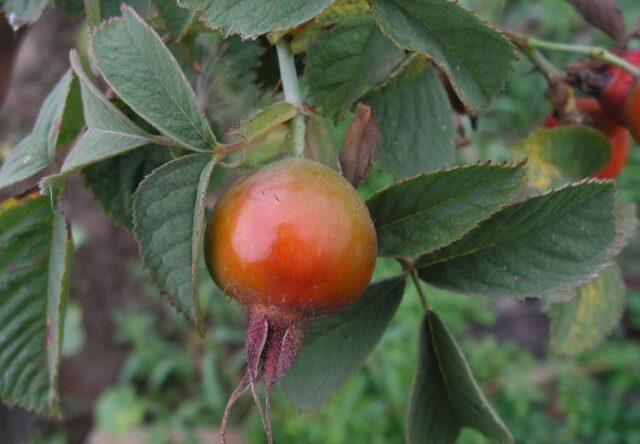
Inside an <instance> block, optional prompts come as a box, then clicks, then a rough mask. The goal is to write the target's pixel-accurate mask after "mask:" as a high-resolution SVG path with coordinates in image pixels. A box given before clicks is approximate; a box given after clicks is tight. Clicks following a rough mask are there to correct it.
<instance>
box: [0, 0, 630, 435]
mask: <svg viewBox="0 0 640 444" xmlns="http://www.w3.org/2000/svg"><path fill="white" fill-rule="evenodd" d="M461 3H463V4H465V5H467V6H469V7H471V8H472V9H474V10H475V11H477V12H478V13H479V14H480V15H481V16H482V17H483V18H485V19H486V20H488V21H490V22H491V23H494V24H497V25H500V26H505V27H508V28H512V29H519V30H521V31H523V32H526V33H530V34H533V35H535V36H537V37H541V38H545V39H549V40H554V41H564V42H573V43H584V44H601V45H605V46H609V45H610V41H609V40H608V38H607V37H606V36H605V35H603V34H602V33H600V32H599V31H597V30H594V29H593V28H591V27H589V26H588V25H587V24H585V22H584V21H583V19H582V18H581V17H580V16H579V15H578V14H576V12H575V11H574V10H573V9H572V8H571V7H570V6H569V5H568V3H566V2H564V1H560V0H543V1H526V0H523V1H520V0H518V1H515V0H514V1H507V0H475V1H472V0H464V1H461ZM618 3H619V5H620V7H621V9H622V10H623V12H624V18H625V21H626V23H627V25H628V28H629V29H632V28H634V27H636V26H638V25H640V4H639V3H638V0H620V1H619V2H618ZM636 43H637V42H636ZM549 56H550V59H551V60H552V61H553V62H554V63H557V64H558V65H559V66H562V65H563V64H565V63H566V62H567V61H568V60H573V59H572V58H570V57H567V56H564V55H558V54H549ZM45 74H46V73H45ZM545 90H546V85H545V81H544V79H543V78H542V77H541V76H540V75H539V74H537V73H535V72H533V70H532V66H531V65H530V64H529V63H528V62H527V61H526V60H523V61H521V62H520V63H519V64H518V66H517V69H516V71H515V73H514V75H513V77H512V80H511V81H510V82H509V84H508V87H507V89H506V91H505V94H504V96H503V97H501V98H500V99H499V100H497V101H496V102H495V103H494V104H493V105H492V106H491V107H490V108H489V109H488V110H487V111H486V112H485V113H483V114H482V115H481V116H480V118H479V120H478V125H477V129H476V130H473V129H472V127H471V123H470V122H469V121H468V119H467V118H463V125H464V127H465V128H466V133H467V134H466V135H467V136H468V137H469V138H470V140H471V144H470V146H469V147H466V148H463V149H461V150H459V159H458V160H459V161H460V162H473V161H476V160H484V159H491V160H507V159H509V158H510V157H511V156H510V152H509V151H508V149H507V148H506V147H507V146H508V145H509V144H511V143H513V142H515V141H517V140H519V139H521V138H522V137H523V136H524V135H526V134H527V133H528V132H529V131H531V130H532V129H534V128H535V127H536V126H538V125H539V123H540V122H541V120H542V119H543V118H544V116H546V115H547V114H548V113H549V112H550V109H551V107H550V105H549V104H548V103H547V102H546V100H545V98H544V92H545ZM253 93H254V92H253V91H250V92H248V94H253ZM225 100H229V98H226V99H225ZM238 100H239V101H240V102H241V103H242V104H245V103H247V101H244V102H242V97H240V98H239V99H238ZM249 102H250V101H249ZM5 112H6V111H5ZM23 124H27V125H28V124H29V122H26V123H25V122H17V123H16V122H14V123H12V125H11V128H14V129H19V128H20V127H21V125H23ZM16 131H17V130H16ZM335 133H336V137H339V134H340V129H336V130H335ZM15 134H16V133H11V132H7V133H6V134H4V135H3V136H0V147H1V146H4V147H5V148H6V146H8V145H9V144H10V143H11V142H13V141H15V139H16V137H17V136H15ZM2 144H4V145H2ZM387 180H388V179H387V177H386V176H385V175H384V174H381V173H373V174H372V175H371V177H369V178H368V180H367V181H366V183H365V184H364V185H363V186H362V189H361V190H360V191H361V192H362V194H363V195H367V194H369V193H371V192H373V191H375V190H376V189H378V188H380V187H381V186H383V185H385V183H386V182H387ZM619 182H620V188H621V195H622V197H623V199H625V200H628V201H634V202H636V203H637V204H640V149H638V147H637V146H634V147H633V149H632V154H631V158H630V161H629V165H628V166H627V168H626V170H625V172H624V175H623V176H622V177H621V179H620V180H619ZM78 211H80V212H81V211H83V208H82V207H80V208H79V209H78ZM75 238H76V247H77V249H78V250H79V251H81V250H82V249H83V248H86V246H87V245H89V246H90V245H91V230H87V229H86V228H82V224H80V227H79V228H78V230H77V231H76V233H75ZM100 254H117V253H114V252H112V253H109V252H106V253H105V252H101V253H100ZM621 264H622V266H623V269H624V270H625V277H626V279H627V281H628V287H629V290H628V295H627V309H626V313H625V315H624V319H623V321H622V323H621V325H620V326H619V328H617V329H616V331H615V332H614V333H613V334H612V335H611V336H610V337H609V338H608V339H607V340H606V341H605V342H604V343H603V344H602V345H600V346H599V347H598V348H597V349H595V350H591V351H588V352H585V353H584V354H582V355H581V356H579V357H576V358H560V357H557V356H554V355H553V354H552V353H551V352H550V351H548V346H547V343H548V320H547V318H546V316H545V315H544V313H543V308H544V306H543V303H542V302H541V301H524V302H515V301H511V300H494V299H487V298H479V297H470V296H461V295H457V294H450V293H446V292H443V291H440V290H436V289H433V288H428V297H429V300H430V302H431V304H432V305H433V306H434V307H435V309H436V311H437V312H438V313H439V314H440V316H441V317H442V318H443V319H444V320H446V322H447V323H448V325H449V326H450V328H451V330H452V333H453V334H454V335H455V337H456V338H457V339H458V341H459V342H460V345H461V347H462V349H463V351H464V352H465V354H466V355H467V357H468V359H469V363H470V366H471V368H472V369H473V371H474V372H475V375H476V377H477V379H478V382H479V383H480V385H481V386H482V388H483V390H484V392H485V393H486V395H487V397H488V398H489V400H490V402H491V403H492V404H493V405H494V407H495V409H496V410H497V411H498V413H499V414H500V416H501V417H502V418H503V420H504V421H505V422H506V424H507V425H508V426H509V428H510V429H511V431H512V433H513V435H514V437H515V439H516V442H522V443H554V442H562V443H602V444H607V443H612V444H613V443H639V442H640V347H639V341H640V268H639V267H638V265H640V237H639V236H638V234H636V237H635V239H634V241H632V243H631V245H630V246H629V247H628V248H627V250H626V251H625V252H624V253H623V255H622V256H621ZM397 270H398V268H397V264H395V263H393V262H389V261H386V260H380V261H379V263H378V266H377V269H376V277H383V276H386V275H390V274H392V273H394V272H397ZM125 271H126V274H125V275H124V276H122V277H121V278H122V279H126V280H128V281H131V282H134V283H135V285H136V288H138V290H139V292H138V294H137V296H136V297H137V299H136V302H135V303H128V301H127V300H124V301H122V300H120V301H119V303H118V304H117V305H113V306H112V305H109V304H106V305H100V306H99V307H96V309H98V308H99V312H100V315H101V316H104V317H107V318H108V319H109V322H111V324H110V325H111V326H112V327H113V328H109V329H107V330H105V333H104V334H106V335H108V336H107V338H106V339H105V340H106V341H107V343H108V344H110V345H111V346H112V347H114V348H115V349H117V350H120V351H121V352H122V359H121V360H120V361H118V362H119V364H121V365H119V369H118V370H116V377H115V378H111V379H112V380H110V381H109V382H108V384H106V385H105V386H103V387H100V389H99V394H98V396H97V399H93V400H92V402H91V403H90V404H89V406H88V407H87V406H83V407H82V408H75V407H74V405H73V403H74V401H75V399H77V398H74V396H70V397H68V398H65V388H64V387H63V388H62V392H63V398H64V402H65V405H66V409H65V411H70V412H71V413H70V414H69V416H67V417H66V420H65V421H64V422H62V423H58V422H47V421H42V420H38V421H32V422H31V423H30V424H31V430H32V431H34V434H33V436H31V437H30V438H29V439H30V442H33V443H39V444H44V443H48V444H52V443H66V442H69V441H74V440H75V439H76V438H75V437H76V436H80V435H78V433H77V432H74V431H73V430H72V429H73V428H74V427H76V426H77V424H75V422H74V421H77V420H78V419H77V418H80V420H81V421H83V424H84V425H83V427H84V428H85V429H86V430H85V431H86V433H84V435H83V436H92V437H93V438H92V439H103V440H104V441H92V442H116V440H117V439H121V440H125V439H133V441H126V442H149V443H165V442H167V443H168V442H174V441H179V442H185V443H198V442H212V441H211V439H212V435H211V430H212V427H215V426H216V425H217V424H218V422H219V420H220V418H221V415H222V412H223V410H224V406H225V403H226V399H227V396H228V394H229V393H231V391H232V390H233V388H234V386H235V385H236V384H237V382H238V377H239V376H238V375H239V374H240V373H241V370H242V367H243V365H244V350H243V341H244V327H245V322H246V320H245V315H244V314H243V313H242V311H241V310H240V308H239V307H238V306H237V305H236V304H235V303H233V302H229V301H228V300H227V298H226V297H225V296H224V295H222V294H220V293H219V292H218V291H217V290H216V289H215V287H214V285H213V283H212V282H211V280H210V279H209V278H208V276H207V274H206V273H201V276H203V278H202V279H201V283H200V286H201V289H200V294H201V295H203V299H204V300H203V305H204V306H205V312H206V313H207V316H208V319H209V324H210V326H211V327H210V330H209V332H208V334H207V336H206V337H205V338H204V340H201V339H200V338H198V337H197V335H196V334H195V332H193V331H192V330H191V329H190V327H189V326H188V325H187V323H186V322H184V321H183V320H182V319H180V318H178V317H177V316H176V315H175V314H174V312H173V311H171V310H170V309H168V308H167V307H165V305H164V304H163V303H162V302H161V301H160V300H159V298H158V295H157V294H156V292H155V290H154V289H153V287H152V286H151V285H150V284H148V283H147V278H146V274H145V272H144V271H143V269H142V266H141V264H140V263H139V261H137V260H133V259H132V260H128V259H127V261H126V265H125ZM76 279H80V280H82V279H83V277H82V275H78V274H76ZM86 287H89V288H90V287H91V284H86V286H85V288H84V289H83V284H82V283H80V284H77V285H76V287H75V289H74V290H72V293H71V299H72V302H71V304H70V308H69V313H68V315H67V316H68V317H67V325H66V332H65V355H66V356H68V357H69V358H70V359H72V361H73V365H76V366H77V365H82V362H83V360H82V354H83V350H85V349H86V347H88V345H87V341H88V339H87V338H88V336H89V337H90V336H91V335H88V334H87V332H86V329H87V322H90V321H87V319H88V316H87V313H88V311H87V307H88V306H89V307H91V305H87V304H86V303H83V304H81V303H78V302H75V301H74V295H75V294H76V293H77V292H82V291H88V290H87V288H86ZM407 288H408V290H407V294H406V295H405V298H404V300H403V302H402V305H401V307H400V309H399V311H398V313H397V316H396V317H395V319H394V321H393V323H392V325H391V327H390V328H389V330H388V331H387V332H386V334H385V335H384V337H383V339H382V342H381V343H380V345H379V347H378V348H377V349H376V351H375V353H374V354H373V355H372V356H371V357H370V358H369V360H368V361H367V363H366V364H365V366H364V367H363V368H362V369H361V370H360V371H359V372H358V373H357V374H355V375H354V377H353V378H351V380H350V381H349V383H348V384H347V385H346V386H345V387H344V389H343V390H342V391H341V392H340V393H339V394H338V395H337V396H336V397H335V398H333V399H332V400H331V401H330V402H329V403H328V404H327V405H325V406H324V407H323V408H321V409H320V410H317V411H314V412H309V413H301V412H299V411H297V410H296V409H295V408H294V407H292V406H291V405H290V404H288V403H287V402H286V401H285V400H284V399H283V398H282V396H281V395H280V393H279V392H278V391H277V390H276V391H275V393H274V398H275V399H274V400H273V408H272V412H273V413H272V415H273V426H274V435H275V439H276V442H280V443H309V444H316V443H317V444H335V443H350V444H359V443H367V444H378V443H380V444H382V443H401V442H404V439H403V430H404V425H403V424H404V414H405V408H406V402H407V397H408V394H409V390H410V386H411V381H412V374H413V369H414V367H415V363H416V362H415V361H416V338H417V330H418V326H419V321H420V318H421V316H422V308H421V306H420V303H419V301H418V298H417V297H416V294H415V290H414V289H413V287H412V286H411V285H408V287H407ZM140 301H142V302H140ZM92 317H93V315H92ZM63 365H67V364H63ZM69 365H71V364H69ZM80 371H81V370H80ZM87 409H89V413H88V414H87V413H86V412H84V410H87ZM1 415H2V413H1V412H0V424H1V423H2V421H3V419H2V416H1ZM232 426H233V427H232V428H233V429H234V437H232V438H233V439H237V441H231V442H232V443H233V442H240V443H256V444H257V443H262V442H264V433H263V431H262V425H261V423H260V421H259V418H258V417H257V415H256V413H255V410H254V409H253V408H252V401H251V399H250V397H246V398H243V399H242V400H241V401H240V402H239V403H238V405H237V407H236V409H235V410H234V414H233V417H232ZM141 431H142V433H141ZM235 434H237V436H235ZM123 442H125V441H123ZM460 442H462V443H479V442H484V441H483V438H482V437H481V436H480V435H479V434H476V433H475V432H472V431H465V432H464V433H463V435H462V436H461V439H460Z"/></svg>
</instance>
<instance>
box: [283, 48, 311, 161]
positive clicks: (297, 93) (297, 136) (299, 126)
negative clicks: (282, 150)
mask: <svg viewBox="0 0 640 444" xmlns="http://www.w3.org/2000/svg"><path fill="white" fill-rule="evenodd" d="M276 50H277V52H278V64H279V66H280V78H281V79H282V89H283V91H284V99H285V100H286V101H287V102H289V103H290V104H292V105H293V106H295V107H296V108H297V109H298V114H297V115H296V116H295V117H294V118H293V119H291V138H292V140H293V153H294V154H295V155H296V156H299V157H302V156H303V155H304V145H305V143H304V139H305V132H306V124H305V119H304V114H303V113H302V104H303V98H302V91H301V90H300V85H299V84H298V75H297V73H296V64H295V60H294V58H293V54H292V53H291V46H290V45H289V42H287V41H286V40H285V39H284V38H282V39H280V40H278V42H277V43H276Z"/></svg>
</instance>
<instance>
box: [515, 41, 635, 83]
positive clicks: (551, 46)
mask: <svg viewBox="0 0 640 444" xmlns="http://www.w3.org/2000/svg"><path fill="white" fill-rule="evenodd" d="M504 33H505V35H506V36H507V37H509V39H510V40H511V41H512V42H513V44H515V45H516V46H517V47H518V48H520V49H521V50H522V52H523V53H525V54H526V55H527V56H529V57H530V55H529V53H528V51H532V50H536V49H544V50H547V51H556V52H564V53H569V54H579V55H584V56H587V57H591V58H592V59H596V60H601V61H603V62H606V63H608V64H610V65H616V66H618V67H620V68H622V69H624V70H625V71H628V72H629V73H631V74H632V75H633V76H635V77H638V78H640V68H638V67H637V66H634V65H632V64H631V63H629V62H627V61H626V60H624V59H623V58H621V57H618V56H617V55H615V54H613V53H611V52H609V51H607V50H606V49H604V48H602V47H599V46H586V45H573V44H569V43H556V42H548V41H546V40H540V39H538V38H535V37H531V36H528V35H524V34H520V33H517V32H514V31H509V30H504Z"/></svg>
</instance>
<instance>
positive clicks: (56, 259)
mask: <svg viewBox="0 0 640 444" xmlns="http://www.w3.org/2000/svg"><path fill="white" fill-rule="evenodd" d="M45 199H47V200H49V197H48V196H47V197H45ZM60 205H61V204H60V202H58V206H57V208H56V209H55V213H54V215H53V228H52V235H51V249H50V252H49V279H48V283H47V318H46V319H47V321H46V322H47V324H46V338H47V363H48V371H49V396H48V402H49V406H50V408H51V409H52V410H54V411H55V410H58V409H59V407H58V406H59V404H60V396H59V394H58V374H59V370H60V358H61V355H62V341H63V336H64V320H65V312H66V306H67V296H68V294H69V279H70V274H71V259H72V257H73V240H72V238H71V227H70V225H69V222H68V221H67V220H66V219H65V217H64V215H63V214H62V211H61V209H60Z"/></svg>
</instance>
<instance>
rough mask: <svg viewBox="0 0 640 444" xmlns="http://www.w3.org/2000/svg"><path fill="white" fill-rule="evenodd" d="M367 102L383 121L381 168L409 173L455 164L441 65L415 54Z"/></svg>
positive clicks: (400, 174) (399, 174) (450, 114)
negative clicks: (404, 66) (439, 74)
mask: <svg viewBox="0 0 640 444" xmlns="http://www.w3.org/2000/svg"><path fill="white" fill-rule="evenodd" d="M365 101H366V102H367V103H369V104H370V105H372V106H373V108H374V110H375V113H376V118H377V119H378V122H379V123H380V130H381V131H382V140H381V142H380V147H379V148H378V162H379V163H380V166H381V167H382V168H384V169H385V170H387V171H389V172H390V173H392V174H393V175H394V176H396V177H397V178H404V177H410V176H415V175H416V174H420V173H423V172H425V171H431V170H435V169H438V168H443V167H446V166H449V165H451V163H452V161H453V156H454V153H455V138H456V134H455V125H454V122H453V111H452V110H451V105H450V104H449V99H448V98H447V93H446V92H445V90H444V88H443V87H442V84H441V83H440V80H439V79H438V75H437V74H436V70H435V69H434V68H432V67H429V66H428V62H427V61H426V60H425V59H424V58H421V57H420V58H415V59H413V60H412V61H411V62H410V63H409V64H408V65H407V67H406V68H405V69H404V70H403V71H402V72H401V73H400V74H399V75H397V76H395V77H393V78H392V79H391V80H390V81H389V82H388V83H387V84H386V85H384V86H383V87H381V88H380V89H378V90H376V91H374V92H372V94H371V95H370V96H368V97H367V99H366V100H365Z"/></svg>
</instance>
